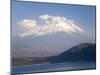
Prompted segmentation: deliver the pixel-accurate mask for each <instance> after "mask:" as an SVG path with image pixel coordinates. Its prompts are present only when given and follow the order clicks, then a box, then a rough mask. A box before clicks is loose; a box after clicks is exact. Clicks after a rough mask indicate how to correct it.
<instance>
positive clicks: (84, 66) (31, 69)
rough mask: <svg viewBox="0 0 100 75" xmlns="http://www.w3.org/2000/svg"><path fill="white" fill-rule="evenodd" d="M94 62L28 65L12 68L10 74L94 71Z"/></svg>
mask: <svg viewBox="0 0 100 75" xmlns="http://www.w3.org/2000/svg"><path fill="white" fill-rule="evenodd" d="M95 68H96V63H95V62H66V63H55V64H41V65H34V66H33V65H30V66H20V67H12V68H11V73H12V74H14V75H15V74H23V73H40V72H54V71H72V70H89V69H95Z"/></svg>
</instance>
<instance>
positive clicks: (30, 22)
mask: <svg viewBox="0 0 100 75" xmlns="http://www.w3.org/2000/svg"><path fill="white" fill-rule="evenodd" d="M18 24H20V25H22V26H23V27H25V28H26V29H32V28H34V27H35V26H36V25H37V22H36V21H35V20H30V19H24V20H22V21H20V22H19V23H18Z"/></svg>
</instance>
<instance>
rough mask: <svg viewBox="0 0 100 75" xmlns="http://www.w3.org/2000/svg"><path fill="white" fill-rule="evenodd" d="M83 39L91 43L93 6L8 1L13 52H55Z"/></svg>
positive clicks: (47, 53) (50, 53) (93, 26)
mask: <svg viewBox="0 0 100 75" xmlns="http://www.w3.org/2000/svg"><path fill="white" fill-rule="evenodd" d="M84 42H95V6H82V5H67V4H50V3H36V2H18V1H17V2H16V1H13V2H12V50H13V51H15V52H16V53H17V52H19V53H20V52H23V51H26V53H27V51H28V52H33V53H35V54H37V55H40V56H41V55H44V56H46V55H55V54H58V53H60V52H62V51H64V50H67V49H69V48H71V47H72V46H75V45H77V44H80V43H84ZM27 55H28V54H27ZM29 55H30V53H29Z"/></svg>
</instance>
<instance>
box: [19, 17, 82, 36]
mask: <svg viewBox="0 0 100 75" xmlns="http://www.w3.org/2000/svg"><path fill="white" fill-rule="evenodd" d="M38 18H39V19H41V20H42V21H44V24H43V25H38V24H37V22H38V20H37V21H35V20H29V19H25V20H22V21H21V22H20V24H21V25H23V27H25V28H28V29H30V30H28V31H26V32H23V33H22V34H20V36H21V37H25V36H30V35H35V36H40V35H46V34H52V33H56V32H66V33H69V34H70V33H80V32H84V31H83V30H82V29H81V28H79V27H78V26H76V25H75V24H74V23H73V22H71V21H70V20H68V19H67V18H65V17H60V16H50V15H41V16H39V17H38Z"/></svg>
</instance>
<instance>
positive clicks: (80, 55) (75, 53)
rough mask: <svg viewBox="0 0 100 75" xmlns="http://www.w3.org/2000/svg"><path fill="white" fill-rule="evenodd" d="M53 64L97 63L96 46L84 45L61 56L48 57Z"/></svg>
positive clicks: (73, 48)
mask: <svg viewBox="0 0 100 75" xmlns="http://www.w3.org/2000/svg"><path fill="white" fill-rule="evenodd" d="M48 60H49V61H50V62H51V63H57V62H66V61H96V45H95V44H90V43H83V44H80V45H78V46H75V47H72V48H71V49H69V50H67V51H65V52H63V53H61V54H59V55H58V56H51V57H48Z"/></svg>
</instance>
